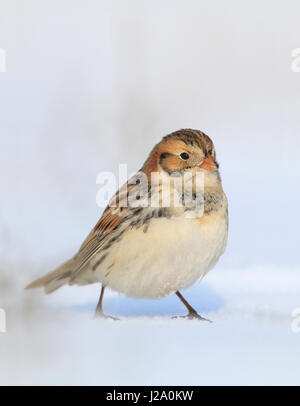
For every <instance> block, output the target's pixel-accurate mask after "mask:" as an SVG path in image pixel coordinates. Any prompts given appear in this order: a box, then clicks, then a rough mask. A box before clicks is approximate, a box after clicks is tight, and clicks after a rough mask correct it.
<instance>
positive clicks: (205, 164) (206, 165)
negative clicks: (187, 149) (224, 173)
mask: <svg viewBox="0 0 300 406" xmlns="http://www.w3.org/2000/svg"><path fill="white" fill-rule="evenodd" d="M200 168H201V169H206V170H207V171H212V170H214V169H216V168H218V164H217V163H216V161H215V160H214V158H213V156H212V155H208V156H207V157H206V158H204V159H203V161H202V162H201V164H200Z"/></svg>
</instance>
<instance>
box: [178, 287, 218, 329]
mask: <svg viewBox="0 0 300 406" xmlns="http://www.w3.org/2000/svg"><path fill="white" fill-rule="evenodd" d="M176 295H177V296H178V297H179V299H180V300H181V301H182V303H183V304H184V305H185V307H186V308H187V309H188V314H187V315H186V316H179V317H181V318H188V319H198V320H203V321H209V322H211V321H210V320H207V319H205V318H204V317H202V316H200V314H198V313H197V312H196V310H195V309H194V308H193V307H192V306H191V305H190V304H189V303H188V302H187V301H186V300H185V298H184V297H183V296H182V294H181V293H180V292H179V291H178V292H176ZM175 318H178V317H175Z"/></svg>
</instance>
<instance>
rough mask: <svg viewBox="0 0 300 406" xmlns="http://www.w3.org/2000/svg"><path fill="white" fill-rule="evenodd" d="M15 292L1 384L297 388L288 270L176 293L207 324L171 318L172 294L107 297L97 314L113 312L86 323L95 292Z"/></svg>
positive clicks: (299, 287) (3, 339) (294, 292)
mask: <svg viewBox="0 0 300 406" xmlns="http://www.w3.org/2000/svg"><path fill="white" fill-rule="evenodd" d="M16 293H17V294H18V296H19V298H20V300H19V303H18V304H16V303H15V304H14V305H13V301H12V297H7V302H6V303H7V309H6V310H7V332H6V333H0V359H1V363H0V383H1V384H8V385H11V384H21V385H28V384H38V385H40V384H46V385H50V384H58V385H63V384H69V385H76V384H78V385H79V384H83V385H88V384H92V385H133V384H135V385H217V384H219V385H227V384H228V385H232V384H238V385H250V384H258V385H266V384H270V385H279V384H281V385H282V384H283V385H299V384H300V364H299V356H300V351H299V350H300V333H298V334H297V333H295V332H293V331H292V322H293V318H292V310H293V309H295V308H299V307H300V276H299V273H298V272H296V271H295V270H285V269H277V270H276V269H266V268H259V267H257V268H252V269H246V270H240V271H239V270H234V271H233V270H232V271H230V270H225V269H224V270H223V269H217V270H215V271H213V272H211V273H210V274H208V276H207V277H206V279H205V280H203V281H202V282H201V283H200V284H197V285H195V286H194V287H193V288H191V289H189V290H188V291H186V292H185V296H186V298H188V299H189V300H190V302H191V303H192V304H193V305H194V306H195V307H196V308H197V309H198V310H199V311H200V312H201V314H203V315H204V316H205V317H207V318H209V319H211V320H213V323H207V322H199V321H190V320H182V319H180V320H178V319H175V320H174V319H170V316H172V315H180V314H184V309H183V307H182V305H181V304H180V302H179V301H178V299H177V298H176V297H169V298H166V299H163V300H159V301H148V300H132V299H128V298H125V297H124V296H119V295H117V294H115V293H112V292H108V294H107V295H106V298H105V310H106V312H107V313H110V314H114V315H118V316H120V320H119V321H113V320H99V319H96V320H94V319H93V311H94V307H95V304H96V301H97V296H98V287H97V286H91V287H85V288H76V287H73V288H69V287H65V288H63V289H61V290H60V291H58V292H57V293H55V294H53V295H50V296H44V295H43V293H42V292H38V291H30V292H27V291H26V292H22V291H21V287H20V290H19V291H18V292H14V294H16ZM299 325H300V323H299Z"/></svg>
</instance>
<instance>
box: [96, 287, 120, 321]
mask: <svg viewBox="0 0 300 406" xmlns="http://www.w3.org/2000/svg"><path fill="white" fill-rule="evenodd" d="M104 290H105V286H103V285H102V287H101V293H100V297H99V301H98V304H97V307H96V312H95V317H103V318H107V319H113V320H118V319H117V318H116V317H113V316H107V315H106V314H105V313H104V312H103V309H102V303H103V296H104Z"/></svg>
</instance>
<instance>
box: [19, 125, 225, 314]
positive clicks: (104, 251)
mask: <svg viewBox="0 0 300 406" xmlns="http://www.w3.org/2000/svg"><path fill="white" fill-rule="evenodd" d="M198 178H199V179H201V180H202V183H201V182H200V183H199V182H198V183H199V184H200V186H201V187H198V186H199V185H198V183H197V179H198ZM153 179H156V181H153ZM186 179H187V181H185V180H186ZM185 184H186V185H188V187H186V189H187V190H188V193H186V190H185V189H184V185H185ZM166 191H168V192H169V195H170V196H169V199H165V198H164V196H163V194H164V192H166ZM187 195H188V196H189V198H186V196H187ZM166 200H167V201H166ZM227 239H228V200H227V197H226V194H225V192H224V190H223V187H222V180H221V176H220V169H219V164H218V162H217V159H216V151H215V147H214V144H213V141H212V140H211V138H210V137H209V136H208V135H206V134H205V133H204V132H202V131H199V130H194V129H189V128H187V129H181V130H178V131H175V132H172V133H170V134H168V135H166V136H164V137H163V138H162V139H161V141H160V142H158V143H157V144H156V145H155V146H154V148H153V149H152V151H151V152H150V154H149V156H148V158H147V159H146V161H145V163H144V165H143V166H142V167H141V169H140V171H138V172H137V174H136V175H134V176H133V177H132V178H130V179H129V180H128V181H127V182H126V183H125V185H123V186H121V187H120V189H119V190H118V191H117V192H116V193H115V194H114V195H113V198H112V199H111V200H110V202H109V204H108V205H107V207H106V209H105V210H104V212H103V214H102V216H101V217H100V219H99V221H98V222H97V224H96V225H95V227H94V228H93V229H92V231H91V232H90V234H89V235H88V236H87V238H86V239H85V240H84V242H83V243H82V245H81V247H80V248H79V250H78V252H77V253H76V254H75V255H74V256H73V257H72V258H71V259H69V260H68V261H66V262H65V263H64V264H62V265H61V266H60V267H59V268H57V269H55V270H54V271H52V272H50V273H48V274H47V275H45V276H43V277H42V278H40V279H37V280H36V281H34V282H32V283H31V284H30V285H28V286H27V287H26V289H31V288H38V287H43V288H44V290H45V292H46V293H52V292H54V291H55V290H57V289H58V288H60V287H62V286H63V285H79V286H82V285H88V284H93V283H100V284H101V288H100V297H99V301H98V304H97V307H96V312H95V315H96V316H100V317H107V318H114V319H115V317H114V316H110V315H107V314H106V313H105V312H104V310H103V298H104V291H105V289H106V288H110V289H111V290H113V291H116V292H119V293H121V294H124V295H126V296H128V297H132V298H147V299H161V298H163V297H166V296H169V295H173V294H175V295H176V296H177V297H178V298H179V299H180V300H181V302H182V303H183V305H184V306H185V307H186V309H187V314H186V315H185V316H178V317H185V318H188V319H198V320H206V319H205V318H204V317H202V316H201V315H200V314H198V312H197V311H196V310H195V308H194V307H192V305H191V304H190V303H189V302H188V301H187V300H186V299H185V298H184V297H183V295H182V293H181V291H182V290H184V289H187V288H189V287H190V286H192V285H194V284H195V283H196V282H197V281H198V280H201V279H202V278H203V277H204V276H205V275H206V274H207V272H208V271H210V270H211V269H212V268H213V267H214V266H215V265H216V263H217V262H218V260H219V258H220V257H221V255H222V254H223V253H224V252H225V249H226V245H227Z"/></svg>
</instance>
